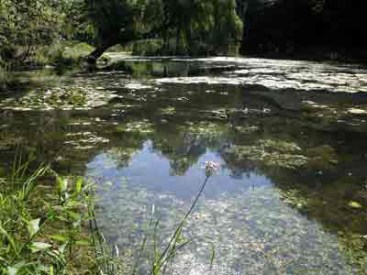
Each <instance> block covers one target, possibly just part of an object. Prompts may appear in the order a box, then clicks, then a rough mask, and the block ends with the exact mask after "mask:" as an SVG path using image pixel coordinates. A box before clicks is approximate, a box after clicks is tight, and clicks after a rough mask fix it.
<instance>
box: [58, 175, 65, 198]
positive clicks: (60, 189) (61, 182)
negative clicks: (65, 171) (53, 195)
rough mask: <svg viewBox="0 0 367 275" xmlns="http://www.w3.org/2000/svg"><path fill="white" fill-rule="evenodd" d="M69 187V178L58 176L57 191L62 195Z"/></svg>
mask: <svg viewBox="0 0 367 275" xmlns="http://www.w3.org/2000/svg"><path fill="white" fill-rule="evenodd" d="M67 189H68V179H67V178H62V177H57V191H58V192H59V194H60V195H62V194H64V193H65V192H66V190H67Z"/></svg>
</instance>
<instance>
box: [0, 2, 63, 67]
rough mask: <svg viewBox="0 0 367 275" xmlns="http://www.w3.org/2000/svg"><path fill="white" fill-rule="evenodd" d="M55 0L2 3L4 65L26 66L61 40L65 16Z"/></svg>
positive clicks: (0, 22)
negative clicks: (40, 51) (38, 51)
mask: <svg viewBox="0 0 367 275" xmlns="http://www.w3.org/2000/svg"><path fill="white" fill-rule="evenodd" d="M60 8H61V5H60V3H59V2H58V1H54V0H37V1H34V0H1V1H0V45H1V46H0V62H4V63H5V62H6V63H10V64H11V65H14V64H17V63H23V62H24V61H25V60H26V59H27V57H28V56H29V55H31V54H32V53H34V51H35V49H36V48H37V47H40V46H43V45H49V44H50V43H52V41H53V39H55V38H57V36H58V35H59V33H60V28H61V25H62V21H63V18H64V15H63V14H62V12H61V10H60Z"/></svg>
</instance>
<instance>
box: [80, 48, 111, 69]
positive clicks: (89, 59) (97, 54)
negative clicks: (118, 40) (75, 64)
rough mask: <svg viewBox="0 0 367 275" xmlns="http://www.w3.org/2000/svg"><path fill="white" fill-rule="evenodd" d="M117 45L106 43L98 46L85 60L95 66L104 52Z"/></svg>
mask: <svg viewBox="0 0 367 275" xmlns="http://www.w3.org/2000/svg"><path fill="white" fill-rule="evenodd" d="M113 45H115V43H109V44H104V45H101V46H97V48H96V49H95V50H94V51H93V52H91V53H90V54H89V55H87V56H86V58H85V60H86V61H87V63H88V65H90V66H95V65H96V64H97V59H98V58H99V57H101V56H102V54H104V52H105V51H107V50H108V49H109V48H110V47H112V46H113Z"/></svg>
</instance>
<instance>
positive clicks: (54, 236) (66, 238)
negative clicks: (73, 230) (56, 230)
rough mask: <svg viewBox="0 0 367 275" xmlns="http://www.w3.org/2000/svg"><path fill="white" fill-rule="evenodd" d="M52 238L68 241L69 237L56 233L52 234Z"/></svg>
mask: <svg viewBox="0 0 367 275" xmlns="http://www.w3.org/2000/svg"><path fill="white" fill-rule="evenodd" d="M50 239H51V240H54V241H58V242H67V241H68V237H67V236H65V235H62V234H55V235H51V236H50Z"/></svg>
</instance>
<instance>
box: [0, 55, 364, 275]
mask: <svg viewBox="0 0 367 275" xmlns="http://www.w3.org/2000/svg"><path fill="white" fill-rule="evenodd" d="M111 58H112V60H113V61H114V63H113V64H112V65H111V66H110V68H109V69H108V70H101V71H98V72H93V73H83V72H73V73H68V74H66V75H64V76H55V75H53V73H52V72H48V71H42V72H39V71H35V72H29V73H21V74H19V76H18V77H21V78H23V79H24V80H33V85H29V86H27V87H26V88H24V89H22V90H19V91H16V92H15V91H9V92H8V93H4V94H3V95H1V97H0V114H1V117H0V130H1V138H0V152H1V162H2V163H3V167H4V169H6V166H7V165H8V163H9V162H10V160H12V159H13V158H14V154H15V148H16V147H17V145H18V144H19V143H20V144H22V148H23V149H22V150H24V151H26V152H27V153H30V154H33V155H34V156H35V157H36V158H37V160H39V161H44V162H49V163H51V165H52V167H53V168H54V169H55V170H56V171H57V172H59V173H60V174H73V175H83V176H85V177H87V178H89V179H91V180H92V181H93V182H95V183H96V184H97V187H96V189H97V191H96V195H97V202H96V203H97V210H96V211H97V220H98V222H99V226H100V229H101V232H103V234H104V235H105V237H106V239H107V241H108V243H109V244H110V245H111V247H113V248H114V250H115V251H119V255H120V256H121V258H122V259H123V261H124V264H125V265H126V270H127V271H131V270H132V267H133V266H134V265H135V263H136V262H137V259H139V260H138V262H139V264H138V265H137V271H138V273H141V274H145V273H147V270H148V269H149V263H150V262H151V258H152V257H153V256H152V251H153V250H154V249H153V247H154V245H156V246H157V247H158V248H164V247H165V244H166V243H167V240H169V238H170V237H171V235H172V233H173V231H174V230H175V228H176V226H177V224H178V223H179V221H180V220H181V219H182V217H183V216H184V215H185V213H186V211H187V209H188V208H189V207H190V205H191V203H192V201H193V199H194V197H195V195H196V194H197V192H198V188H199V186H200V185H201V184H202V183H203V181H204V180H205V177H206V175H205V165H206V162H208V161H213V162H215V163H217V164H218V165H219V169H218V171H217V172H216V173H215V174H214V175H212V176H211V177H210V178H209V181H208V183H207V185H206V187H205V190H204V192H203V194H202V196H201V197H200V199H199V201H198V204H197V205H196V207H195V210H194V212H193V213H192V215H191V216H190V217H189V219H188V220H187V221H186V223H185V225H184V228H183V232H182V238H181V240H180V241H181V244H183V243H185V241H189V242H188V243H187V244H186V245H185V246H183V247H182V248H181V249H180V250H179V251H178V253H177V255H176V257H175V258H174V259H173V260H172V261H171V262H170V264H169V265H168V267H167V270H166V273H167V274H367V273H366V270H367V210H366V207H367V169H366V168H367V69H366V68H365V67H363V66H359V65H345V64H330V63H318V62H306V61H287V60H269V59H255V58H224V57H216V58H203V59H188V58H186V59H183V58H177V59H175V58H140V57H128V56H120V55H116V54H114V55H112V54H111ZM156 221H159V223H158V225H157V226H156V227H155V226H154V224H156V223H155V222H156ZM144 238H146V239H147V244H146V247H145V249H144V251H140V247H141V244H142V241H143V239H144ZM140 252H141V253H140ZM138 254H139V255H140V258H139V257H138Z"/></svg>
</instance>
